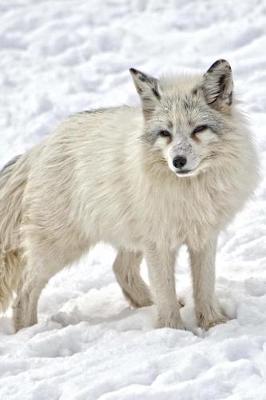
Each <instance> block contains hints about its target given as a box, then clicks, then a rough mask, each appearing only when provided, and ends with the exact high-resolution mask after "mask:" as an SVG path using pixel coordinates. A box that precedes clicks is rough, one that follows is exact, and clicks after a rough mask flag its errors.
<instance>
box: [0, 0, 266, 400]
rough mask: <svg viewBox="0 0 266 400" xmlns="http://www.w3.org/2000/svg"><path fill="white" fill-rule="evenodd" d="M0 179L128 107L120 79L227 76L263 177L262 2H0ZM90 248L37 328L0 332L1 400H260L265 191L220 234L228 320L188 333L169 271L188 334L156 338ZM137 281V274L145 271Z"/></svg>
mask: <svg viewBox="0 0 266 400" xmlns="http://www.w3.org/2000/svg"><path fill="white" fill-rule="evenodd" d="M0 22H1V23H0V110H1V112H0V126H1V134H0V156H1V157H0V167H1V166H2V165H3V164H4V163H5V162H7V161H8V160H9V159H10V158H11V157H13V156H14V155H16V154H19V153H21V152H23V151H25V150H26V149H28V148H30V147H31V146H32V145H34V144H35V143H37V142H39V141H40V140H41V138H42V137H44V136H45V135H47V134H48V133H49V132H51V131H52V130H53V129H54V127H55V126H56V125H57V124H58V123H59V122H60V121H61V120H63V119H64V118H65V117H66V116H67V115H69V114H72V113H74V112H76V111H81V110H83V109H89V108H97V107H104V106H109V105H112V106H114V105H118V104H122V103H128V104H136V103H137V101H138V99H137V95H136V93H135V90H134V86H133V84H132V82H131V78H130V76H129V73H128V68H129V67H132V66H133V67H136V68H139V69H142V70H144V71H145V72H148V73H150V74H154V75H156V76H158V75H160V74H163V73H166V72H174V71H175V72H182V71H184V70H186V71H188V72H195V71H204V70H206V69H207V68H208V67H209V66H210V65H211V64H212V63H213V62H214V61H215V60H216V59H219V58H226V59H228V60H229V61H230V63H231V64H232V67H233V72H234V77H235V87H236V92H237V93H238V94H239V98H240V100H241V101H243V106H242V107H243V108H244V109H245V110H246V111H247V112H248V113H249V116H250V123H251V126H252V130H253V132H254V135H255V139H256V143H257V145H258V148H259V154H260V159H261V171H262V172H263V171H264V169H265V167H266V157H265V155H266V154H265V153H266V138H265V133H264V126H265V125H266V114H265V111H266V91H265V85H266V72H265V71H266V55H265V51H264V49H265V46H266V28H265V26H266V3H265V2H264V1H257V2H254V1H248V0H247V1H241V0H237V1H234V2H232V1H230V0H224V1H221V2H218V1H217V2H215V1H211V0H201V1H197V0H193V1H189V2H188V1H184V0H147V1H145V0H124V1H119V0H104V1H101V2H100V1H96V0H90V1H86V0H76V1H60V0H55V1H51V0H39V1H34V0H9V1H4V0H2V1H1V2H0ZM114 257H115V251H114V249H112V248H111V247H108V246H103V245H98V246H97V247H96V248H95V249H94V250H93V251H92V252H91V253H90V254H89V255H88V256H86V257H84V258H83V259H82V260H81V261H80V262H79V263H78V264H77V265H75V266H73V267H72V268H71V269H66V270H64V271H62V272H61V273H59V274H58V275H57V276H55V277H54V278H53V279H52V280H51V281H50V282H49V284H48V285H47V287H46V288H45V290H44V292H43V294H42V296H41V299H40V303H39V316H40V322H39V323H38V325H36V326H33V327H31V328H28V329H24V330H21V331H20V332H18V333H17V334H15V335H14V334H13V330H12V323H11V319H10V313H7V315H4V316H3V317H2V318H1V320H0V399H1V400H18V399H19V400H48V399H49V400H59V399H60V400H73V399H75V400H95V399H99V400H136V399H141V400H146V399H152V400H177V399H182V400H218V399H228V400H252V399H256V400H265V399H266V268H265V264H266V180H265V178H264V176H263V173H262V179H261V184H260V186H259V187H258V190H257V191H256V194H255V195H254V197H253V199H252V200H251V201H250V202H249V204H247V206H246V207H245V209H244V210H243V211H242V212H241V213H240V214H239V215H238V216H237V217H236V219H235V221H234V222H233V223H232V224H231V225H230V226H229V227H228V229H227V230H226V232H224V233H223V234H222V235H221V238H220V242H219V251H218V256H217V292H218V295H219V298H220V299H221V303H222V304H223V306H224V308H225V310H226V311H227V313H228V314H229V315H230V316H231V317H232V318H233V319H232V320H231V321H229V322H228V323H226V324H225V325H220V326H216V327H214V328H212V329H210V330H209V331H208V332H203V331H202V330H200V329H199V328H197V327H196V323H195V317H194V315H193V303H192V298H191V283H190V276H189V269H188V263H187V256H186V251H185V250H183V251H182V252H181V256H180V259H179V266H178V267H177V274H176V279H177V287H178V291H179V293H180V295H181V296H182V297H183V298H185V302H186V305H185V307H184V308H183V309H182V315H183V318H184V320H185V323H186V326H187V327H188V328H189V329H190V330H187V331H175V330H171V329H157V330H156V329H153V319H154V312H155V310H154V307H147V308H145V309H140V310H133V309H131V308H130V307H129V306H128V304H127V302H126V301H125V300H124V298H123V296H122V294H121V291H120V289H119V287H118V285H117V283H116V281H115V279H114V275H113V272H112V268H111V265H112V261H113V259H114ZM143 267H144V275H146V271H145V265H144V266H143Z"/></svg>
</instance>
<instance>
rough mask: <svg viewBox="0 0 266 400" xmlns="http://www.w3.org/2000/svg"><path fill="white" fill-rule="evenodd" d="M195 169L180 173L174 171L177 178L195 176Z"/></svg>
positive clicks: (184, 170)
mask: <svg viewBox="0 0 266 400" xmlns="http://www.w3.org/2000/svg"><path fill="white" fill-rule="evenodd" d="M195 173H196V169H183V170H182V171H176V175H177V176H181V177H185V176H192V175H195Z"/></svg>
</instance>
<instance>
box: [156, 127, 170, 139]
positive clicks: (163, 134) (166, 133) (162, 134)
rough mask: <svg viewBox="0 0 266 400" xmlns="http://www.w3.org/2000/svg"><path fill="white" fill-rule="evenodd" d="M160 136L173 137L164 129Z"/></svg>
mask: <svg viewBox="0 0 266 400" xmlns="http://www.w3.org/2000/svg"><path fill="white" fill-rule="evenodd" d="M159 135H160V136H162V137H171V133H170V132H169V131H167V130H165V129H162V130H161V131H159Z"/></svg>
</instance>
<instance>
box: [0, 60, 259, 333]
mask: <svg viewBox="0 0 266 400" xmlns="http://www.w3.org/2000/svg"><path fill="white" fill-rule="evenodd" d="M130 72H131V75H132V77H133V81H134V84H135V87H136V89H137V92H138V94H139V96H140V99H141V107H128V106H122V107H116V108H110V109H99V110H95V111H87V112H86V111H85V112H81V113H78V114H76V115H74V116H72V117H70V118H69V119H67V120H66V121H65V122H63V123H62V124H61V125H60V126H59V127H58V128H57V129H56V131H55V133H54V134H53V135H51V136H49V137H48V138H46V139H45V140H44V141H43V142H42V143H41V144H40V145H37V146H35V147H34V148H33V149H32V150H30V151H29V152H27V153H26V154H24V155H21V156H20V157H18V158H17V159H16V160H14V161H13V162H10V163H9V165H7V166H6V168H4V170H3V171H2V173H1V175H0V272H1V281H0V302H1V305H2V309H3V310H4V309H5V308H6V307H7V306H8V304H9V302H10V301H11V299H12V296H13V293H14V292H15V293H16V299H15V301H14V306H13V310H14V323H15V328H16V330H18V329H20V328H23V327H27V326H30V325H32V324H35V323H36V322H37V303H38V299H39V296H40V293H41V291H42V289H43V287H44V286H45V285H46V283H47V282H48V280H49V279H50V278H51V277H52V276H53V275H54V274H56V273H57V272H58V271H60V270H61V269H62V268H64V267H65V266H67V265H70V264H72V263H73V262H74V261H76V260H78V259H79V258H80V257H81V255H82V254H84V253H85V252H87V251H88V250H89V249H90V247H92V246H93V245H95V244H96V243H97V242H99V241H103V242H107V243H110V244H112V245H113V246H114V247H115V248H116V249H117V257H116V260H115V262H114V266H113V269H114V273H115V275H116V277H117V280H118V282H119V284H120V286H121V288H122V290H123V292H124V294H125V296H126V298H127V299H128V300H129V302H130V303H131V304H132V305H133V306H135V307H142V306H147V305H150V304H152V303H153V302H154V303H155V304H156V306H157V313H158V318H157V326H158V327H170V328H177V329H182V328H183V327H184V325H183V322H182V319H181V316H180V306H181V305H180V304H179V302H178V300H177V295H176V289H175V276H174V266H175V258H176V254H177V250H178V248H179V247H180V246H181V245H183V244H185V245H186V246H187V249H188V252H189V256H190V263H191V271H192V279H193V293H194V300H195V312H196V317H197V321H198V324H199V325H200V326H201V327H203V328H205V329H208V328H209V327H211V326H213V325H215V324H218V323H222V322H224V321H226V319H227V317H226V315H225V314H224V313H223V311H222V309H221V307H220V306H219V302H218V300H217V299H216V297H215V253H216V243H217V236H218V234H219V232H220V231H221V230H222V229H223V228H224V227H225V226H226V224H228V222H229V221H230V220H231V219H232V218H233V216H234V215H235V214H236V212H237V211H239V210H240V209H241V207H242V206H243V205H244V203H245V201H246V200H247V198H248V197H249V196H250V194H251V193H252V192H253V190H254V188H255V186H256V183H257V156H256V152H255V149H254V147H253V144H252V140H251V137H250V132H249V130H248V128H247V124H246V121H245V119H244V118H243V116H242V115H241V113H240V112H239V111H238V110H237V107H236V105H237V103H236V101H235V98H234V93H233V80H232V71H231V67H230V65H229V63H228V62H227V61H225V60H218V61H216V62H215V63H214V64H213V65H212V66H211V67H210V68H209V69H208V71H207V72H206V73H204V74H203V75H197V76H177V77H173V76H172V77H168V78H167V77H165V78H162V79H159V80H157V79H155V78H153V77H151V76H148V75H146V74H144V73H142V72H140V71H138V70H136V69H133V68H132V69H130ZM143 257H144V258H145V260H146V263H147V266H148V271H149V281H150V288H151V291H150V290H149V288H148V286H147V285H146V283H144V281H143V280H142V278H141V276H140V272H139V267H140V263H141V261H142V258H143ZM89 273H90V272H89V270H88V274H89Z"/></svg>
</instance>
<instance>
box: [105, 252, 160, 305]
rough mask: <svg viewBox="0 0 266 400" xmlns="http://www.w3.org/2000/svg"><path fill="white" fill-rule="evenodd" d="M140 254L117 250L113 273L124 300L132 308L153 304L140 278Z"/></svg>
mask: <svg viewBox="0 0 266 400" xmlns="http://www.w3.org/2000/svg"><path fill="white" fill-rule="evenodd" d="M142 258H143V255H142V253H141V252H133V251H127V250H119V251H118V254H117V256H116V259H115V261H114V265H113V271H114V273H115V276H116V279H117V281H118V283H119V285H120V287H121V289H122V292H123V294H124V296H125V298H126V299H127V300H128V302H129V304H130V305H131V306H132V307H134V308H139V307H145V306H150V305H152V304H153V301H152V297H151V293H150V290H149V288H148V286H147V285H146V283H145V282H144V281H143V279H142V278H141V276H140V264H141V261H142Z"/></svg>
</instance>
